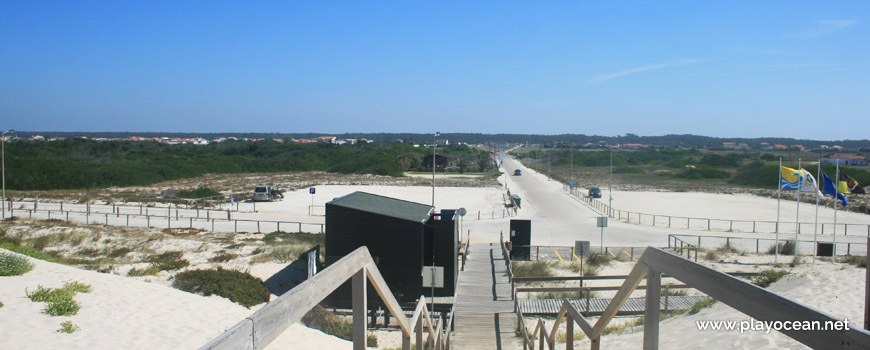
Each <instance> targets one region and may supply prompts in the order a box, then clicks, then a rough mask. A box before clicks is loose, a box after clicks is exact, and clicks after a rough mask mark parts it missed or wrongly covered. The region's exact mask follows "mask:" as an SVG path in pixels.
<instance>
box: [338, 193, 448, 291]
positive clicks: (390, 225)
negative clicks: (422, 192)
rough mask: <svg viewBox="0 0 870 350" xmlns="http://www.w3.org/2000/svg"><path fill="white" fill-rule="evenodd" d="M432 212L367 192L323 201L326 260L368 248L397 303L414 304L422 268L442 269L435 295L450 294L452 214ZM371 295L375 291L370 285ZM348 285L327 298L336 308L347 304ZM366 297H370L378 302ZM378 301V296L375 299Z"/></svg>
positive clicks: (421, 278) (421, 279)
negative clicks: (361, 248) (433, 262)
mask: <svg viewBox="0 0 870 350" xmlns="http://www.w3.org/2000/svg"><path fill="white" fill-rule="evenodd" d="M444 214H445V215H440V213H439V215H435V211H434V208H432V207H431V206H429V205H426V204H420V203H414V202H409V201H403V200H399V199H395V198H389V197H384V196H378V195H374V194H370V193H365V192H354V193H351V194H349V195H346V196H344V197H341V198H337V199H335V200H333V201H331V202H328V203H326V242H325V251H326V254H325V256H326V264H327V265H330V264H332V263H333V262H335V261H337V260H338V259H341V258H342V257H344V256H345V255H347V254H349V253H350V252H352V251H354V250H356V249H357V248H359V247H362V246H366V247H368V249H369V252H370V253H371V255H372V258H374V260H375V263H376V264H377V266H378V269H379V270H380V271H381V274H382V275H383V276H384V281H386V282H387V284H388V285H389V286H390V290H391V291H392V292H393V294H394V296H395V297H396V299H397V300H399V301H400V302H405V303H412V302H414V301H415V300H417V299H418V298H419V297H420V295H426V296H429V294H431V292H430V289H429V288H423V277H422V275H421V273H422V270H423V266H431V265H432V259H433V248H434V253H435V254H434V260H435V266H443V267H444V270H445V272H444V288H436V290H435V295H436V296H452V295H453V294H454V291H455V289H456V278H457V276H458V264H457V258H458V255H457V254H458V243H459V242H458V237H459V232H458V231H457V226H456V221H454V220H453V213H452V212H450V211H448V212H447V213H444ZM369 288H370V290H369V293H371V294H370V295H375V294H374V290H373V289H371V286H370V287H369ZM349 291H350V289H349V286H345V287H343V288H341V289H339V290H338V291H337V292H336V293H334V294H333V297H332V298H330V303H331V304H333V305H334V306H339V307H342V306H344V305H346V304H349V303H350V301H351V299H350V293H349ZM377 299H378V298H370V299H369V300H377ZM378 301H379V300H378Z"/></svg>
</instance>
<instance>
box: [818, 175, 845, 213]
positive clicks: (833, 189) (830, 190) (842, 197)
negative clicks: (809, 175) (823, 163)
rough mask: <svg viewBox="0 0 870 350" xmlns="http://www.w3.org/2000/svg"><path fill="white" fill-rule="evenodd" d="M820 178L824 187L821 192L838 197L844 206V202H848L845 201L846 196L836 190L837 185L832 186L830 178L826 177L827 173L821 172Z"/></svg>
mask: <svg viewBox="0 0 870 350" xmlns="http://www.w3.org/2000/svg"><path fill="white" fill-rule="evenodd" d="M822 178H824V181H825V189H824V190H822V194H826V195H829V196H831V197H836V198H839V199H840V202H842V203H843V207H845V206H846V204H849V203H848V202H846V196H845V195H843V194H842V193H840V192H837V186H834V182H833V181H831V178H830V177H828V174H825V173H822Z"/></svg>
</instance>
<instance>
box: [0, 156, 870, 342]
mask: <svg viewBox="0 0 870 350" xmlns="http://www.w3.org/2000/svg"><path fill="white" fill-rule="evenodd" d="M511 166H513V165H512V164H511V163H509V162H506V165H505V168H506V169H507V170H508V171H511V172H512V170H511V169H512V168H510V167H511ZM542 178H543V181H538V182H539V183H543V184H538V185H534V184H533V183H526V184H523V183H522V182H521V181H523V180H525V179H528V180H532V179H538V180H541V179H542ZM500 180H501V181H505V180H506V181H507V185H508V186H509V187H510V188H511V190H512V191H513V192H514V193H518V194H520V195H521V196H522V197H523V198H524V202H523V209H521V210H520V211H519V215H518V216H517V217H518V218H523V219H531V220H532V221H533V227H532V230H533V239H532V242H533V244H552V245H563V246H570V245H573V243H574V240H589V241H591V242H592V244H593V245H597V244H598V242H599V232H600V231H599V229H598V228H597V227H595V217H596V216H598V215H599V214H598V213H596V212H594V211H592V210H590V209H589V208H588V207H587V206H585V205H584V204H582V203H581V202H580V201H578V200H576V199H574V198H572V197H570V196H569V195H568V194H567V193H565V192H564V190H562V186H561V184H559V183H556V182H555V181H549V182H548V181H546V176H544V175H541V174H537V173H534V172H533V171H531V170H529V169H526V170H525V171H524V175H523V179H520V178H513V177H511V176H502V177H501V178H500ZM316 188H317V193H316V194H315V195H314V198H313V199H314V205H315V213H314V214H315V215H309V214H308V210H309V205H311V200H312V197H311V195H309V194H308V190H307V189H302V190H298V191H292V192H287V193H285V199H284V200H283V201H279V202H271V203H257V212H256V213H239V214H238V215H239V216H244V217H247V218H259V219H262V220H288V221H292V220H296V221H302V222H309V223H322V222H323V220H324V218H323V216H322V215H323V212H322V210H323V208H322V206H323V205H324V204H325V203H326V202H328V201H331V200H332V199H333V198H337V197H341V196H344V195H347V194H350V193H352V192H354V191H364V192H369V193H374V194H379V195H384V196H388V197H394V198H399V199H403V200H409V201H413V202H418V203H423V204H429V203H431V200H432V188H431V187H425V186H422V187H421V186H415V187H414V186H408V187H391V186H338V185H329V186H317V187H316ZM605 195H606V194H605ZM614 197H615V198H616V199H615V201H614V206H615V207H617V208H621V209H626V210H633V211H639V212H645V213H655V214H663V215H664V214H667V215H676V216H707V217H714V218H724V219H745V220H768V221H772V220H775V218H776V212H775V209H776V201H775V200H771V199H768V198H762V197H755V196H749V195H726V194H705V193H703V194H702V193H662V192H637V193H634V192H616V193H614ZM435 204H436V206H437V207H438V208H459V207H464V208H466V209H467V210H468V213H469V214H468V215H467V216H466V217H465V218H464V219H463V236H464V235H465V233H466V232H467V231H468V230H471V232H472V240H474V241H484V242H496V241H498V236H499V232H507V231H508V230H509V220H510V219H511V218H510V217H507V218H502V217H501V216H502V215H503V189H502V188H444V187H438V188H436V192H435ZM242 205H243V210H250V209H252V206H253V205H252V204H250V203H244V204H242ZM244 206H249V207H247V208H246V207H244ZM788 206H789V204H787V203H786V202H783V214H782V215H783V222H788V221H789V220H793V219H794V211H793V207H794V203H793V202H792V203H791V206H792V209H788V208H787V207H788ZM771 208H772V209H771ZM317 210H320V211H319V212H318V211H317ZM788 210H792V211H791V212H790V213H791V214H789V212H788ZM828 211H829V210H828ZM478 212H479V213H480V220H478ZM801 213H802V218H803V220H804V221H807V220H811V219H810V218H811V217H812V216H811V215H812V214H814V210H813V208H812V206H810V205H803V204H802V206H801ZM820 213H821V214H822V215H821V216H820V217H822V218H825V219H823V220H828V219H832V212H830V213H824V210H823V211H822V212H820ZM788 215H791V217H790V218H789V216H788ZM805 215H810V216H805ZM838 215H839V217H838V220H839V221H840V222H853V223H867V222H870V220H868V216H867V215H860V214H854V213H843V212H840V213H839V214H838ZM239 216H237V217H239ZM606 230H607V231H606V238H605V244H606V245H609V246H647V245H654V246H666V245H667V235H668V234H674V233H677V234H717V235H737V236H739V235H743V236H746V237H750V236H764V237H771V236H772V235H771V234H745V233H726V232H707V231H706V230H702V229H697V228H693V229H678V228H671V229H668V228H666V227H650V226H648V225H637V224H627V223H624V222H617V221H615V220H611V222H610V227H608V228H607V229H606ZM839 239H840V238H838V240H839ZM846 239H852V240H854V241H856V242H858V241H860V240H862V239H863V237H859V236H851V237H843V240H846ZM763 248H764V247H762V249H763ZM768 259H769V257H768ZM34 264H36V266H37V267H36V269H34V270H33V271H31V272H29V273H28V274H26V275H24V276H18V277H0V301H2V302H3V303H4V304H5V306H4V307H3V308H0V339H2V341H3V348H7V347H8V348H12V349H30V348H32V349H43V348H65V349H78V348H83V349H84V348H87V349H93V348H148V349H152V348H173V349H176V348H196V347H199V346H201V345H203V344H205V342H207V341H208V340H210V339H212V338H213V337H215V336H217V335H218V334H220V333H221V332H222V331H223V330H224V329H226V328H227V327H230V326H232V325H233V324H235V323H237V322H238V321H239V320H241V319H243V318H244V317H246V316H248V315H250V314H251V313H252V312H253V310H249V309H246V308H244V307H241V306H239V305H237V304H234V303H232V302H229V301H228V300H225V299H222V298H219V297H210V298H205V297H202V296H198V295H193V294H189V293H185V292H181V291H178V290H175V289H172V288H170V287H167V286H164V285H160V284H157V283H146V282H143V280H142V279H136V278H127V277H120V276H115V275H107V274H100V273H95V272H90V271H84V270H79V269H76V268H72V267H66V266H61V265H56V264H51V263H47V262H43V261H34ZM280 268H281V266H280V265H274V264H264V265H262V266H261V265H255V266H252V267H251V268H250V270H251V272H252V273H254V274H255V275H259V276H261V277H268V275H270V274H271V273H273V272H274V271H277V270H279V269H280ZM717 268H718V267H717ZM797 270H798V272H797V273H795V274H794V275H793V276H792V277H790V278H788V279H786V280H785V281H783V282H781V283H780V284H778V285H775V286H774V287H772V288H773V290H775V291H778V292H782V293H783V295H785V296H787V297H793V298H795V299H796V300H798V301H801V302H805V303H807V304H808V305H810V306H813V307H817V308H819V309H821V310H822V311H826V312H830V313H832V314H834V315H836V316H838V317H848V318H850V319H853V318H854V319H856V320H857V319H859V317H860V315H861V310H862V307H863V288H862V287H861V286H860V283H861V282H862V281H863V277H862V276H863V271H864V270H858V269H854V268H846V269H843V270H840V267H839V266H837V267H833V266H831V265H830V264H816V265H803V266H801V267H799V268H798V269H797ZM801 271H803V272H801ZM606 273H611V272H610V271H607V272H606ZM69 280H76V281H79V282H84V283H88V284H91V285H93V289H94V292H93V293H91V294H80V295H78V296H77V297H76V299H77V300H78V301H80V302H81V304H82V310H81V311H80V312H79V314H78V315H76V316H73V317H69V318H67V317H49V316H47V315H44V314H42V312H41V310H42V307H43V305H42V304H39V303H33V302H31V301H30V300H29V299H27V298H26V297H25V294H24V291H25V288H29V289H34V288H36V286H37V285H39V284H42V285H44V286H47V287H58V286H60V285H62V283H63V282H64V281H69ZM835 291H836V297H835V298H834V299H831V297H830V296H831V295H832V294H834V292H835ZM728 317H731V318H732V319H735V320H742V319H745V318H746V317H745V316H743V315H741V314H737V313H735V312H734V311H733V310H730V308H727V307H725V306H723V305H717V306H715V307H713V308H711V309H710V310H707V311H704V312H702V313H700V314H698V315H694V316H689V317H684V318H681V319H675V320H673V321H666V322H665V323H664V324H663V325H662V336H661V339H662V348H697V347H702V346H703V347H712V348H721V347H750V348H756V347H761V348H775V347H778V346H790V345H788V344H792V343H793V341H791V340H789V339H783V338H787V337H784V336H782V335H757V334H750V335H752V336H754V337H753V338H752V339H749V338H746V337H744V336H743V335H739V334H727V333H725V334H718V333H713V332H706V333H698V331H696V328H694V327H695V326H694V320H695V319H710V320H714V319H728ZM67 319H69V320H71V321H72V322H73V323H75V324H77V325H78V326H80V327H81V331H79V332H76V333H74V334H62V333H57V332H56V330H57V329H59V325H60V323H61V322H63V321H65V320H67ZM686 334H693V335H694V336H692V337H686V336H685V335H686ZM639 339H640V338H639V335H637V334H629V335H623V336H614V337H606V338H605V340H604V342H603V345H604V347H606V348H636V347H639V346H640V344H641V342H640V340H639ZM758 339H761V340H758ZM274 344H283V345H282V346H291V347H292V348H315V347H318V348H323V349H332V348H349V347H350V345H349V342H346V341H343V340H339V339H336V338H334V337H331V336H326V335H323V334H322V333H320V332H318V331H314V330H310V329H307V328H305V327H302V326H298V325H297V326H294V327H293V328H291V329H290V330H288V331H287V332H285V333H284V334H283V335H282V336H281V337H279V338H278V340H276V342H275V343H274ZM272 347H273V348H276V347H277V346H272Z"/></svg>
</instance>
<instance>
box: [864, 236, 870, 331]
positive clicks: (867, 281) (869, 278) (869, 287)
mask: <svg viewBox="0 0 870 350" xmlns="http://www.w3.org/2000/svg"><path fill="white" fill-rule="evenodd" d="M866 252H867V253H866V254H867V266H870V237H867V250H866ZM865 270H866V274H865V276H864V329H867V330H870V269H865Z"/></svg>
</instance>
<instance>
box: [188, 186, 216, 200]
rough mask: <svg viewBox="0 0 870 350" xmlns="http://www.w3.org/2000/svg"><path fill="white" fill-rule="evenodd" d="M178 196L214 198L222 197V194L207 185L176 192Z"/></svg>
mask: <svg viewBox="0 0 870 350" xmlns="http://www.w3.org/2000/svg"><path fill="white" fill-rule="evenodd" d="M178 197H181V198H205V197H215V198H214V199H224V196H223V195H221V193H220V192H218V191H215V190H214V189H211V188H208V187H197V188H196V189H195V190H193V191H180V192H178Z"/></svg>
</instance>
